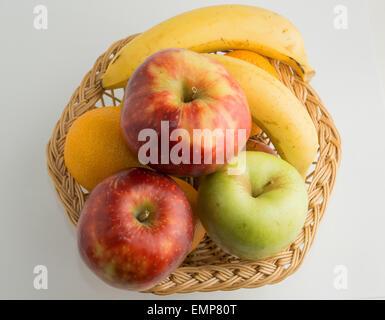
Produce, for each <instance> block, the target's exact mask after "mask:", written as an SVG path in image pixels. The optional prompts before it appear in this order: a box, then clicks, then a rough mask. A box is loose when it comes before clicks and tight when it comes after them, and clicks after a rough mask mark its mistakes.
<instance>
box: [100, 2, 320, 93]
mask: <svg viewBox="0 0 385 320" xmlns="http://www.w3.org/2000/svg"><path fill="white" fill-rule="evenodd" d="M167 48H184V49H189V50H192V51H195V52H201V53H202V52H214V51H220V50H230V49H246V50H251V51H255V52H258V53H260V54H262V55H264V56H267V57H270V58H274V59H278V60H281V61H284V62H286V63H287V64H289V65H290V66H291V67H292V68H293V69H294V70H295V71H296V72H297V73H298V74H299V75H300V76H301V77H302V78H303V79H304V81H309V80H310V79H311V77H312V76H313V75H314V73H315V72H314V70H313V69H312V67H311V66H310V64H309V62H308V59H307V57H306V53H305V47H304V42H303V39H302V36H301V34H300V33H299V31H298V30H297V29H296V28H295V26H294V25H293V24H291V23H290V22H289V21H288V20H287V19H286V18H284V17H282V16H280V15H278V14H276V13H274V12H271V11H269V10H266V9H262V8H258V7H254V6H246V5H218V6H211V7H205V8H200V9H196V10H192V11H189V12H186V13H183V14H180V15H178V16H175V17H173V18H171V19H168V20H166V21H164V22H162V23H160V24H158V25H156V26H155V27H153V28H151V29H149V30H147V31H145V32H144V33H142V34H141V35H139V36H138V37H136V38H135V39H134V40H132V41H131V42H129V43H128V44H127V45H126V46H124V47H123V48H122V49H121V50H120V51H119V52H118V53H117V54H116V55H115V57H114V58H113V59H112V61H111V63H110V65H109V66H108V68H107V71H106V73H105V74H104V76H103V79H102V85H103V87H104V88H105V89H111V88H121V87H124V86H125V84H126V83H127V81H128V79H129V78H130V76H131V74H132V73H133V72H134V71H135V70H136V68H137V67H138V66H139V65H140V64H141V63H142V62H143V61H144V60H145V59H146V58H147V57H148V56H150V55H151V54H153V53H155V52H157V51H159V50H162V49H167Z"/></svg>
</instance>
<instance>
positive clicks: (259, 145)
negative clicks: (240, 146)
mask: <svg viewBox="0 0 385 320" xmlns="http://www.w3.org/2000/svg"><path fill="white" fill-rule="evenodd" d="M246 150H247V151H260V152H265V153H269V154H272V155H273V156H277V157H278V154H277V153H276V152H275V151H274V150H273V149H272V148H270V147H269V146H268V145H267V144H265V143H263V142H260V141H256V140H251V139H250V140H248V141H247V144H246Z"/></svg>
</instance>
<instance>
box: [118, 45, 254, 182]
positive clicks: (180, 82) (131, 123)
mask: <svg viewBox="0 0 385 320" xmlns="http://www.w3.org/2000/svg"><path fill="white" fill-rule="evenodd" d="M121 127H122V132H123V136H124V137H125V139H126V141H127V143H128V145H129V146H130V147H131V149H132V150H133V151H134V152H136V153H138V159H139V161H140V162H141V163H143V164H147V165H148V166H150V167H152V168H154V169H156V170H158V171H161V172H164V173H168V174H172V175H176V176H192V177H196V176H201V175H205V174H209V173H211V172H214V171H215V170H218V169H219V168H220V167H222V166H224V164H225V163H226V162H227V161H228V160H229V159H230V158H231V157H232V156H233V155H236V154H237V153H238V151H240V150H241V149H242V148H243V147H244V145H245V144H246V140H247V139H248V137H249V135H250V129H251V116H250V111H249V107H248V104H247V100H246V97H245V94H244V92H243V90H242V88H241V87H240V86H239V85H238V83H237V82H236V81H235V80H234V79H233V78H232V77H231V76H230V75H229V73H228V72H227V71H226V69H225V68H224V67H223V66H222V65H221V64H219V63H217V62H216V61H214V60H213V59H209V58H207V57H204V56H202V55H200V54H198V53H195V52H192V51H189V50H185V49H166V50H162V51H159V52H157V53H155V54H153V55H152V56H150V57H149V58H148V59H147V60H146V61H145V62H144V63H143V64H141V65H140V67H139V68H138V69H137V70H136V71H135V73H134V74H133V76H132V77H131V79H130V81H129V82H128V84H127V86H126V89H125V93H124V101H123V107H122V115H121ZM242 137H243V138H244V139H241V138H242Z"/></svg>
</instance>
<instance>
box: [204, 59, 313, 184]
mask: <svg viewBox="0 0 385 320" xmlns="http://www.w3.org/2000/svg"><path fill="white" fill-rule="evenodd" d="M204 55H205V56H207V57H210V58H213V59H215V60H216V61H218V62H219V63H221V64H222V65H224V66H225V68H226V69H227V70H228V72H229V73H230V74H231V76H232V77H233V78H234V79H235V80H236V81H237V82H238V83H239V85H240V86H241V87H242V89H243V90H244V92H245V94H246V96H247V99H248V102H249V108H250V112H251V116H252V118H253V122H255V123H256V124H257V125H258V126H260V127H261V128H262V130H263V131H265V132H266V134H267V135H268V137H269V138H270V139H271V141H272V143H273V144H274V147H275V148H276V150H277V151H278V153H279V155H280V156H281V157H282V158H283V159H284V160H286V161H287V162H289V163H290V164H291V165H293V166H294V167H295V168H296V169H297V170H298V172H299V173H300V174H301V175H302V176H303V177H305V176H306V173H307V171H308V169H309V167H310V166H311V164H312V162H313V160H314V158H315V157H316V154H317V149H318V137H317V132H316V129H315V127H314V124H313V122H312V120H311V118H310V116H309V114H308V113H307V111H306V109H305V107H304V106H303V105H302V103H301V102H300V101H299V100H298V99H297V97H295V96H294V95H293V94H292V93H291V92H290V90H289V89H288V88H286V87H285V86H284V85H283V84H282V83H281V82H280V81H279V80H277V79H276V78H274V77H273V76H271V75H270V74H269V73H267V72H266V71H264V70H262V69H260V68H258V67H257V66H254V65H253V64H251V63H248V62H246V61H243V60H240V59H237V58H232V57H229V56H223V55H216V54H204Z"/></svg>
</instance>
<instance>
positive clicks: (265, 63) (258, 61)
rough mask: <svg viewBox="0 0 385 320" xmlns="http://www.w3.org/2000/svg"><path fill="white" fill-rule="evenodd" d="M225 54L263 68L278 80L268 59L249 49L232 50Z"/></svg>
mask: <svg viewBox="0 0 385 320" xmlns="http://www.w3.org/2000/svg"><path fill="white" fill-rule="evenodd" d="M226 56H229V57H233V58H238V59H241V60H243V61H247V62H250V63H251V64H253V65H255V66H257V67H259V68H261V69H263V70H265V71H266V72H268V73H270V74H271V75H272V76H273V77H274V78H277V79H278V80H279V77H278V74H277V71H275V69H274V67H273V66H272V65H271V63H270V61H269V60H267V59H266V58H265V57H264V56H261V55H260V54H258V53H256V52H253V51H249V50H234V51H230V52H228V53H226Z"/></svg>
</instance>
